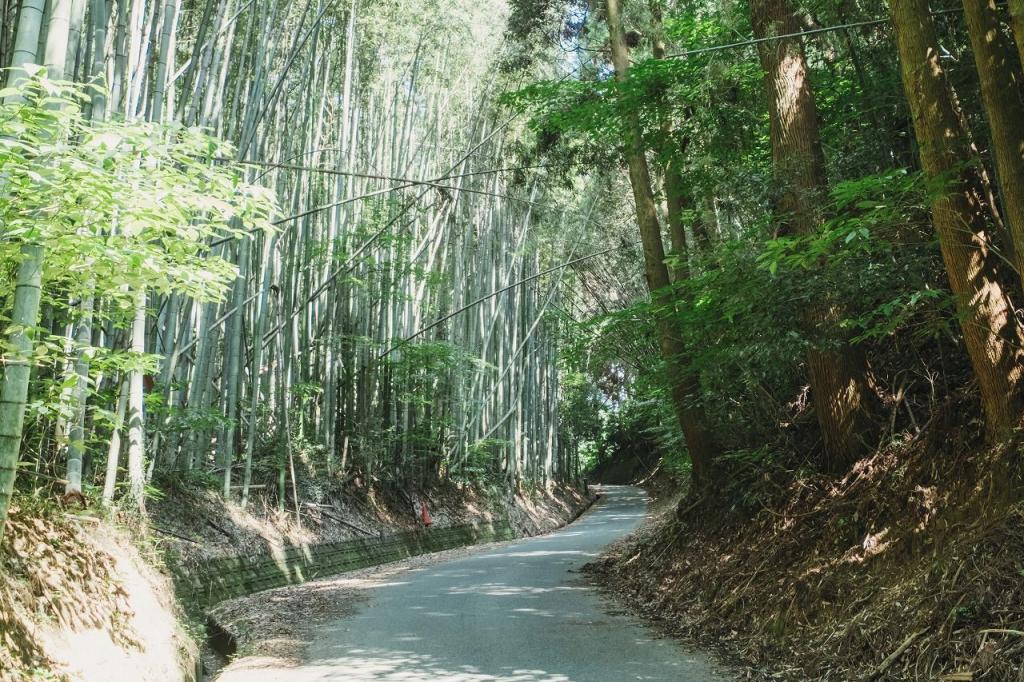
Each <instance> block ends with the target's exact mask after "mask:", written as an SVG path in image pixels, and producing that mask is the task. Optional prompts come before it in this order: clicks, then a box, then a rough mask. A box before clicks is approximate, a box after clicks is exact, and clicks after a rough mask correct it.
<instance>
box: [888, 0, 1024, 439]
mask: <svg viewBox="0 0 1024 682" xmlns="http://www.w3.org/2000/svg"><path fill="white" fill-rule="evenodd" d="M889 7H890V10H891V12H892V19H893V25H894V27H895V29H896V44H897V48H898V50H899V57H900V69H901V72H902V75H903V88H904V91H905V92H906V96H907V100H908V101H909V104H910V111H911V115H912V117H913V121H914V132H915V134H916V136H917V142H918V146H919V148H920V154H921V166H922V168H923V169H924V172H925V174H926V176H927V177H928V178H929V179H930V180H931V181H932V182H933V183H935V182H944V183H946V184H945V186H944V187H941V188H938V190H937V191H935V192H934V194H933V197H932V202H931V208H932V223H933V224H934V226H935V231H936V232H937V233H938V235H939V245H940V248H941V250H942V259H943V261H944V262H945V264H946V270H947V272H948V274H949V283H950V288H951V289H952V290H953V294H954V296H955V297H956V302H957V309H958V312H959V314H960V326H961V329H962V330H963V335H964V343H965V345H966V346H967V352H968V354H969V355H970V358H971V365H972V366H973V368H974V374H975V376H976V377H977V380H978V389H979V392H980V393H981V403H982V407H983V408H984V411H985V424H986V427H987V431H988V434H989V436H990V438H998V437H1001V436H1003V435H1005V434H1006V433H1008V432H1009V431H1010V429H1012V428H1013V427H1015V426H1016V425H1017V424H1018V423H1019V421H1020V414H1021V402H1020V396H1019V388H1020V386H1019V384H1020V374H1021V365H1020V359H1021V358H1020V351H1019V350H1018V349H1019V348H1020V333H1019V330H1018V328H1017V322H1016V320H1015V318H1014V315H1013V308H1012V306H1011V304H1010V301H1009V300H1008V298H1007V294H1006V292H1005V291H1004V290H1003V285H1002V284H1001V281H1002V280H1001V277H1000V273H999V272H998V267H999V261H998V257H997V255H996V254H995V253H994V252H993V249H992V235H991V226H990V224H989V223H988V220H987V216H988V213H989V212H988V210H987V209H988V207H987V206H986V205H985V199H984V197H985V194H984V191H983V190H982V184H981V178H980V177H979V175H978V169H977V165H976V164H975V163H973V161H974V159H972V158H971V153H970V148H969V145H968V143H967V138H966V134H965V131H964V130H963V128H962V124H961V122H960V118H959V117H958V115H957V112H956V110H955V109H954V107H953V101H952V96H951V92H950V89H949V85H948V83H947V82H946V77H945V73H944V72H943V69H942V65H941V63H940V61H939V50H938V41H937V39H936V35H935V27H934V25H933V24H932V19H931V16H930V15H929V13H928V2H927V0H889Z"/></svg>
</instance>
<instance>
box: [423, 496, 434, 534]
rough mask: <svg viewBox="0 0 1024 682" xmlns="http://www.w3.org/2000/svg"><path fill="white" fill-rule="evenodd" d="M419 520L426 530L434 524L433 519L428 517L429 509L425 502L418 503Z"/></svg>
mask: <svg viewBox="0 0 1024 682" xmlns="http://www.w3.org/2000/svg"><path fill="white" fill-rule="evenodd" d="M420 519H421V520H422V521H423V525H424V526H426V527H427V528H430V524H432V523H433V522H434V519H432V518H431V517H430V507H428V506H427V501H426V500H423V501H422V502H420Z"/></svg>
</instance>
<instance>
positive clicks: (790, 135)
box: [750, 0, 874, 471]
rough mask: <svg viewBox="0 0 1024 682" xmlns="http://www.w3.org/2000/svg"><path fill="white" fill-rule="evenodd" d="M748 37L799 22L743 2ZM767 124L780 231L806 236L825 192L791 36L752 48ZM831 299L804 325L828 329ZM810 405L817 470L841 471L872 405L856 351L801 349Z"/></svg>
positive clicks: (803, 70) (773, 8)
mask: <svg viewBox="0 0 1024 682" xmlns="http://www.w3.org/2000/svg"><path fill="white" fill-rule="evenodd" d="M750 11H751V16H752V20H753V27H754V35H755V36H756V37H757V38H767V37H770V36H777V35H791V34H793V33H797V32H799V31H800V24H799V21H798V20H797V17H796V15H795V13H794V10H793V7H792V6H791V5H790V3H789V1H788V0H750ZM759 53H760V56H761V66H762V68H763V69H764V72H765V85H766V88H767V91H768V110H769V118H770V121H771V145H772V163H773V166H774V169H775V177H776V183H777V186H778V187H780V196H779V197H778V200H777V201H778V206H777V208H778V210H779V212H780V214H781V216H782V220H784V221H785V222H784V230H785V231H787V232H789V233H792V234H797V235H810V234H814V233H815V232H817V231H818V229H819V228H820V226H821V223H822V216H821V214H820V211H819V208H818V207H819V206H821V204H822V203H823V202H824V200H825V196H826V193H827V180H826V176H825V157H824V153H823V152H822V148H821V138H820V133H819V130H818V109H817V105H816V103H815V101H814V93H813V91H812V90H811V83H810V80H809V76H810V74H809V70H808V67H807V59H806V57H805V56H804V49H803V43H802V42H801V40H800V39H799V38H783V39H780V40H772V41H768V42H764V43H761V44H760V45H759ZM840 314H841V312H840V308H839V306H838V304H837V303H836V302H835V301H826V300H816V301H814V302H812V304H811V305H810V306H809V307H808V309H807V310H805V311H803V317H804V320H805V323H806V325H807V326H808V327H809V328H810V330H811V331H812V332H813V331H815V330H816V329H818V328H827V329H826V331H827V332H829V333H832V332H834V331H835V328H836V326H837V322H838V320H839V318H840ZM807 373H808V379H809V382H810V385H811V400H812V402H813V404H814V412H815V415H816V416H817V419H818V425H819V427H820V429H821V435H822V439H823V441H824V445H825V458H826V461H825V465H826V468H828V469H830V470H833V471H841V470H843V469H845V468H846V467H847V466H849V464H851V463H852V461H853V460H854V459H856V458H857V456H859V455H861V454H863V453H864V452H866V451H867V450H868V449H869V447H870V444H869V440H871V435H872V432H873V431H874V429H873V425H872V423H871V420H870V416H869V412H870V407H871V405H872V402H873V396H872V393H871V388H870V386H869V385H868V378H867V375H868V372H867V363H866V361H865V359H864V356H863V354H862V353H861V352H860V351H859V350H858V349H856V348H853V347H851V346H849V345H843V346H841V347H840V348H838V349H836V350H828V351H825V350H821V349H820V348H814V347H812V348H811V349H809V350H808V352H807Z"/></svg>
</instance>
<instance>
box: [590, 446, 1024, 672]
mask: <svg viewBox="0 0 1024 682" xmlns="http://www.w3.org/2000/svg"><path fill="white" fill-rule="evenodd" d="M970 442H977V441H973V440H971V441H968V442H967V443H965V442H963V441H962V440H960V439H958V438H956V437H949V438H942V439H940V438H932V439H929V438H922V439H920V440H909V441H908V442H906V443H903V444H902V445H896V446H892V447H890V448H888V449H886V450H884V451H881V452H879V453H877V454H876V455H875V456H873V457H871V458H869V459H866V460H863V461H861V462H860V463H859V464H858V465H857V466H856V467H855V468H854V470H853V471H852V472H851V473H850V474H849V475H847V476H846V477H845V478H843V479H842V480H835V479H829V478H826V477H807V476H803V477H794V476H793V475H792V474H789V473H786V472H775V473H765V472H764V471H763V470H758V473H757V474H754V473H752V472H751V473H748V472H744V471H743V470H742V467H739V468H737V470H735V471H734V472H732V473H731V474H730V475H731V477H732V478H733V480H736V481H740V482H742V486H741V487H738V488H736V490H735V491H734V492H736V493H737V494H735V495H734V496H733V497H732V499H734V500H739V502H737V503H736V505H735V506H732V507H730V508H728V509H723V508H722V505H717V506H716V505H709V504H698V505H696V506H691V505H690V504H689V503H684V505H683V513H682V514H681V515H679V516H678V517H677V513H676V512H677V510H676V507H675V505H666V506H665V509H664V511H663V512H662V513H661V514H660V515H659V516H658V517H657V518H656V519H655V520H654V521H652V522H651V523H649V524H648V525H647V526H645V527H644V528H643V529H642V530H641V531H639V532H638V533H637V534H635V535H634V536H632V537H631V538H629V539H627V540H625V541H623V542H622V543H619V544H618V545H617V546H615V547H614V548H613V549H612V550H611V551H609V552H608V553H607V554H606V555H605V556H604V557H602V558H601V559H599V560H598V561H596V562H594V563H592V564H590V565H589V567H588V572H589V574H590V575H591V576H592V578H593V579H594V580H595V581H596V582H597V583H598V584H599V585H601V586H603V587H604V588H605V589H607V590H610V591H611V592H613V593H615V594H617V595H618V596H619V597H620V598H621V599H622V601H623V602H624V603H625V604H627V605H630V606H631V608H633V609H635V610H636V612H637V613H638V614H640V615H641V616H644V617H646V618H648V619H651V620H652V621H654V622H655V623H656V624H658V625H659V626H660V627H662V628H664V629H665V630H667V631H668V632H670V633H671V634H674V635H676V636H679V637H681V638H684V639H687V640H690V641H695V642H698V643H700V644H701V645H704V646H709V647H712V648H716V649H719V650H721V651H723V652H724V653H725V654H726V658H727V659H731V660H733V661H734V662H736V663H738V664H739V665H741V666H743V667H745V668H746V669H747V673H748V677H747V679H753V680H769V679H771V680H793V681H796V680H801V681H803V680H829V681H831V680H835V681H837V682H838V681H840V680H841V681H843V682H847V681H849V680H886V681H893V682H899V681H909V680H915V681H917V680H921V681H923V680H946V681H950V682H951V681H953V680H978V681H982V680H984V681H986V682H989V681H991V682H1022V681H1024V503H1022V502H1021V499H1022V496H1021V490H1022V486H1021V481H1022V476H1021V463H1020V462H1021V456H1020V445H1019V444H1014V445H1012V446H1004V447H1002V448H999V449H997V450H990V449H980V448H978V447H974V449H973V450H972V449H971V446H970ZM738 491H742V493H741V494H740V493H739V492H738Z"/></svg>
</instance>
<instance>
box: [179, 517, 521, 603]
mask: <svg viewBox="0 0 1024 682" xmlns="http://www.w3.org/2000/svg"><path fill="white" fill-rule="evenodd" d="M515 537H518V536H517V534H516V532H515V529H513V528H512V526H511V525H510V524H509V523H508V522H507V521H499V522H496V523H488V524H479V525H465V526H453V527H450V528H436V529H431V530H417V531H409V532H404V533H396V534H394V535H387V536H384V537H383V538H381V539H377V538H366V539H363V538H360V539H356V540H347V541H345V542H332V543H325V544H322V545H311V546H305V547H298V546H296V547H289V548H287V549H284V550H282V551H278V552H274V553H271V554H261V555H258V556H253V557H223V558H219V559H210V560H209V561H205V562H201V563H199V564H197V565H193V566H188V567H185V566H172V569H171V573H172V576H173V578H174V583H175V591H176V592H177V595H178V598H179V599H180V600H181V601H182V602H184V603H185V604H186V605H187V606H188V608H190V609H200V610H201V609H206V608H207V607H210V606H212V605H214V604H216V603H217V602H219V601H223V600H225V599H231V598H234V597H241V596H245V595H247V594H252V593H254V592H259V591H261V590H269V589H272V588H274V587H283V586H285V585H294V584H298V583H302V582H305V581H307V580H315V579H317V578H325V577H327V576H331V575H335V574H338V573H343V572H345V571H352V570H355V569H358V568H366V567H367V566H377V565H380V564H386V563H390V562H392V561H399V560H401V559H405V558H407V557H411V556H416V555H418V554H426V553H428V552H439V551H441V550H445V549H452V548H454V547H464V546H467V545H474V544H478V543H481V542H495V541H500V540H511V539H513V538H515Z"/></svg>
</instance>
